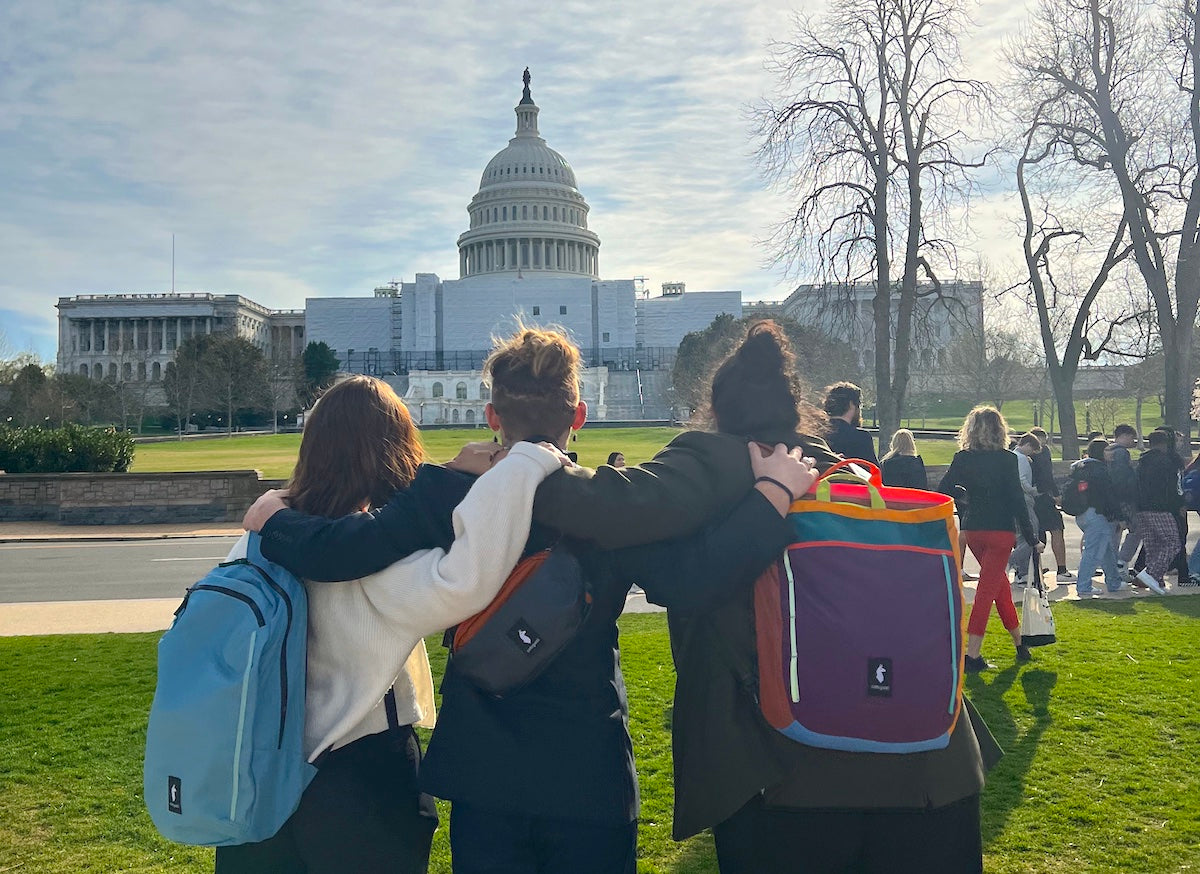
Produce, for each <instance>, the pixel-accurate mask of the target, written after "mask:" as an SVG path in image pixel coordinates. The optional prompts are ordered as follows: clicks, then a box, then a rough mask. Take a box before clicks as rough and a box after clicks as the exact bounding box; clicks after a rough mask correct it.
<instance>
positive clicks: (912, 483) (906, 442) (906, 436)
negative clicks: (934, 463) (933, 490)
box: [879, 428, 929, 489]
mask: <svg viewBox="0 0 1200 874" xmlns="http://www.w3.org/2000/svg"><path fill="white" fill-rule="evenodd" d="M879 470H880V472H881V473H882V474H883V482H884V485H889V486H901V487H903V488H909V489H927V488H929V475H928V474H927V473H925V461H924V460H923V459H922V458H921V456H920V455H918V454H917V441H916V438H914V437H913V432H912V431H910V430H908V429H907V428H901V429H900V430H898V431H897V432H896V433H895V434H893V435H892V446H891V449H889V450H888V452H887V454H886V455H884V456H883V458H882V459H881V460H880V462H879Z"/></svg>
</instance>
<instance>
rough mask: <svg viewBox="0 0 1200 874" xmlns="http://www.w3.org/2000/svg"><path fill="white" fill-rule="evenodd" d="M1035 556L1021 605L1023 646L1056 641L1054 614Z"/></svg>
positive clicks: (1043, 644)
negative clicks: (1032, 569) (1031, 575)
mask: <svg viewBox="0 0 1200 874" xmlns="http://www.w3.org/2000/svg"><path fill="white" fill-rule="evenodd" d="M1037 571H1038V567H1037V556H1036V554H1035V556H1034V573H1033V579H1031V580H1030V581H1029V585H1028V586H1026V587H1025V603H1024V604H1023V605H1022V607H1021V643H1022V644H1023V645H1025V646H1045V645H1046V644H1048V643H1056V642H1057V640H1058V639H1057V638H1056V637H1055V636H1054V616H1053V615H1052V614H1051V613H1050V599H1049V598H1047V597H1046V589H1045V588H1044V587H1043V585H1042V579H1041V574H1039V573H1038V572H1037Z"/></svg>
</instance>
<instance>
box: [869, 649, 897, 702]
mask: <svg viewBox="0 0 1200 874" xmlns="http://www.w3.org/2000/svg"><path fill="white" fill-rule="evenodd" d="M867 694H868V695H870V696H871V697H873V698H891V697H892V660H891V659H889V658H870V659H867Z"/></svg>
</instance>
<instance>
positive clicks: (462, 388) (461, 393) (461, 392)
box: [454, 382, 467, 401]
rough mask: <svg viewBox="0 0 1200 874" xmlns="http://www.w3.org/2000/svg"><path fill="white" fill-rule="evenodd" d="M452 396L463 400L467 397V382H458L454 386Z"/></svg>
mask: <svg viewBox="0 0 1200 874" xmlns="http://www.w3.org/2000/svg"><path fill="white" fill-rule="evenodd" d="M454 397H456V398H457V399H458V400H460V401H465V400H466V399H467V384H466V383H465V382H460V383H459V384H458V385H456V386H454Z"/></svg>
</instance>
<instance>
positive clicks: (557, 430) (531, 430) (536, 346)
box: [483, 326, 579, 448]
mask: <svg viewBox="0 0 1200 874" xmlns="http://www.w3.org/2000/svg"><path fill="white" fill-rule="evenodd" d="M483 372H484V379H486V380H487V382H488V383H489V384H490V385H491V387H492V407H493V409H495V411H496V415H497V416H499V417H500V420H501V422H502V423H503V425H504V436H505V439H506V440H520V439H522V438H524V437H530V436H533V435H541V436H543V437H549V438H550V439H558V437H559V436H560V435H561V434H563V433H564V432H565V431H567V430H568V429H569V428H570V427H571V424H572V423H573V422H574V421H575V411H576V409H577V408H578V407H579V350H578V349H577V348H575V344H574V343H572V342H571V341H570V340H569V339H567V336H566V334H564V333H563V332H561V331H557V330H552V329H547V328H526V327H524V326H519V327H518V329H517V332H516V333H515V334H513V335H512V336H511V337H509V338H508V339H507V340H498V341H497V342H496V348H495V349H494V350H492V354H491V355H489V356H488V359H487V361H485V362H484V363H483ZM560 448H561V447H560Z"/></svg>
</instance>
